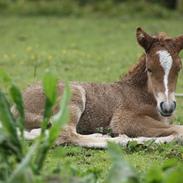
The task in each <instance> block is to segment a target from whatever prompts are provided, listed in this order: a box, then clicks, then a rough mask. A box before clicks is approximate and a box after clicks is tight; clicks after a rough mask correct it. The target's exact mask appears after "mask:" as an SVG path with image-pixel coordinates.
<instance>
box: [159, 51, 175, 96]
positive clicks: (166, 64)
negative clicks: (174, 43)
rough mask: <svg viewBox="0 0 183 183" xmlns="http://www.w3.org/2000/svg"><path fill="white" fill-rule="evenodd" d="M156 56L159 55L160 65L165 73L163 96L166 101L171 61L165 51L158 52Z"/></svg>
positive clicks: (170, 57)
mask: <svg viewBox="0 0 183 183" xmlns="http://www.w3.org/2000/svg"><path fill="white" fill-rule="evenodd" d="M157 54H158V55H159V60H160V64H161V66H162V67H163V70H164V72H165V74H164V79H163V82H164V86H165V95H166V97H167V100H168V92H169V91H168V76H169V73H170V69H171V67H172V63H173V60H172V56H171V55H170V53H169V52H168V51H166V50H161V51H158V52H157Z"/></svg>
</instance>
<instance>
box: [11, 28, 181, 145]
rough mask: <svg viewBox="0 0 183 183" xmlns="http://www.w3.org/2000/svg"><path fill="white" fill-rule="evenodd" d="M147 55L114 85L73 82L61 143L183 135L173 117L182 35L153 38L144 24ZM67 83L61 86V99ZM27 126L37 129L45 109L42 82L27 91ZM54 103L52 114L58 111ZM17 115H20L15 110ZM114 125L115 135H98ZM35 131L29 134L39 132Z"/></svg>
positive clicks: (139, 32)
mask: <svg viewBox="0 0 183 183" xmlns="http://www.w3.org/2000/svg"><path fill="white" fill-rule="evenodd" d="M136 36H137V41H138V43H139V44H140V45H141V46H142V47H143V48H144V50H145V54H144V55H143V56H142V57H141V58H140V60H139V63H138V64H137V65H136V66H135V67H134V69H132V71H130V72H129V73H128V74H127V75H125V76H124V77H123V78H122V79H121V80H120V81H118V82H115V83H112V84H95V83H77V82H74V83H72V84H71V90H72V98H71V101H70V104H69V111H70V121H69V123H68V125H67V126H66V127H65V128H64V129H63V131H62V132H61V135H60V137H59V138H58V140H57V142H56V143H57V144H58V145H59V144H75V145H80V146H88V147H100V148H103V147H106V145H107V141H114V142H116V143H119V144H121V145H126V144H127V142H128V141H130V140H136V141H137V142H138V143H143V142H144V141H146V140H150V139H154V140H155V142H157V143H161V142H169V141H171V140H173V139H175V138H177V137H181V136H182V135H183V126H180V125H179V126H178V125H171V124H169V121H170V119H171V117H172V115H173V113H174V111H175V108H176V100H175V89H176V83H177V77H178V74H179V71H180V69H181V67H182V65H181V60H180V57H179V56H178V54H179V52H180V51H181V49H183V36H179V37H176V38H170V37H167V36H166V34H164V33H160V34H159V35H158V36H150V35H149V34H147V33H146V32H144V31H143V30H142V29H141V28H137V32H136ZM63 88H64V86H63V83H61V82H60V83H59V84H58V95H59V98H61V97H60V96H62V93H63ZM23 98H24V105H25V114H26V116H25V118H26V127H27V129H29V130H31V129H34V128H39V127H40V123H41V121H42V116H43V112H44V105H45V96H44V92H43V88H42V86H41V85H39V84H37V85H32V86H31V87H29V88H27V89H26V91H25V92H24V93H23ZM58 110H59V109H58V106H55V108H54V110H53V115H56V114H57V112H58ZM13 111H14V114H15V113H17V112H16V110H15V108H14V109H13ZM15 115H16V114H15ZM101 127H102V128H103V129H107V128H110V129H111V130H112V133H113V135H114V137H113V138H112V137H110V136H108V135H103V134H96V129H97V128H101ZM34 132H35V130H32V131H30V132H29V134H27V138H32V137H34V136H36V135H35V134H34Z"/></svg>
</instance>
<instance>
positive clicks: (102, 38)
mask: <svg viewBox="0 0 183 183" xmlns="http://www.w3.org/2000/svg"><path fill="white" fill-rule="evenodd" d="M139 26H141V27H143V28H144V29H145V30H146V31H147V32H149V33H157V32H160V31H164V32H167V33H168V34H169V35H171V36H176V35H179V34H183V23H182V18H176V19H174V18H170V19H156V18H150V19H146V18H133V19H131V18H109V17H100V18H99V17H98V16H91V17H90V16H89V17H77V18H76V17H72V16H70V17H62V18H61V17H57V16H48V17H47V16H37V17H34V16H24V17H23V16H0V67H1V68H3V69H4V70H5V71H6V72H7V73H9V75H10V76H11V78H13V80H14V81H15V83H16V84H17V85H18V86H19V87H20V88H21V89H22V90H23V89H24V88H25V87H26V86H28V85H30V84H31V83H34V82H36V81H39V80H42V77H43V75H44V74H45V72H47V71H48V70H49V71H51V72H53V73H55V74H56V75H57V76H58V77H59V78H60V80H63V81H75V80H77V81H82V82H113V81H117V80H119V79H120V76H122V75H124V74H125V73H127V72H128V70H129V68H131V67H132V66H133V65H134V64H135V63H136V62H137V61H138V58H139V57H140V56H141V54H142V53H143V50H142V48H140V46H138V44H137V42H136V37H135V30H136V27H139ZM181 55H182V57H183V53H182V54H181ZM1 88H3V89H4V90H6V89H7V88H6V85H3V84H1ZM177 92H178V93H183V74H182V72H181V73H180V77H179V80H178V85H177ZM182 110H183V99H181V98H178V99H177V113H176V119H175V123H177V124H183V113H182ZM122 149H123V153H122V154H121V156H122V157H123V158H124V159H125V160H127V161H128V162H130V164H131V165H132V166H133V167H134V168H136V171H137V172H138V174H139V175H140V177H141V178H142V179H143V176H144V174H145V172H146V170H148V169H149V168H150V167H151V166H152V165H154V166H157V167H158V166H161V165H162V163H163V162H164V161H165V160H167V159H170V158H175V159H177V160H179V161H183V147H182V146H181V145H180V144H170V145H169V144H165V145H152V146H151V145H147V146H146V147H139V146H135V145H133V144H132V145H131V146H128V147H126V148H122ZM68 166H71V167H72V172H68V174H71V173H72V174H74V173H75V172H77V174H79V175H80V176H83V175H87V174H88V173H94V174H95V175H96V177H99V182H102V181H103V179H104V177H105V175H106V174H107V172H108V170H109V169H110V166H111V160H110V157H109V155H108V153H107V152H106V150H95V149H86V148H81V147H73V146H65V147H56V148H53V149H51V150H50V152H49V154H48V157H47V159H46V162H45V164H44V168H43V171H42V174H43V176H46V175H48V174H51V173H59V174H62V170H66V169H67V167H68Z"/></svg>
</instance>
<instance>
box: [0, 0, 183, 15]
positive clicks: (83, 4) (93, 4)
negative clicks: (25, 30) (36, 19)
mask: <svg viewBox="0 0 183 183" xmlns="http://www.w3.org/2000/svg"><path fill="white" fill-rule="evenodd" d="M0 10H1V13H5V14H6V13H16V14H17V13H18V14H21V15H56V16H65V15H74V16H82V15H86V14H91V13H98V14H101V15H104V16H105V15H108V16H123V17H129V16H130V17H131V16H139V13H140V15H142V16H146V15H147V16H153V17H168V16H170V14H171V13H174V12H175V11H176V10H178V11H179V12H182V11H183V3H182V0H137V1H134V0H0ZM170 11H171V12H170Z"/></svg>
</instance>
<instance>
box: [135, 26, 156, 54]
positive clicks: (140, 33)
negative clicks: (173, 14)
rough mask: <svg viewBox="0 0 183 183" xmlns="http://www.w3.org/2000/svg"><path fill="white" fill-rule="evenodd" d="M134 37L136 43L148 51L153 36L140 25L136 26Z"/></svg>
mask: <svg viewBox="0 0 183 183" xmlns="http://www.w3.org/2000/svg"><path fill="white" fill-rule="evenodd" d="M136 37H137V41H138V43H139V44H140V45H141V46H142V47H143V48H144V49H145V51H148V49H149V48H150V47H151V45H152V43H153V41H154V38H153V37H152V36H150V35H149V34H147V33H146V32H145V31H144V30H143V29H142V28H141V27H138V28H137V30H136Z"/></svg>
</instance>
